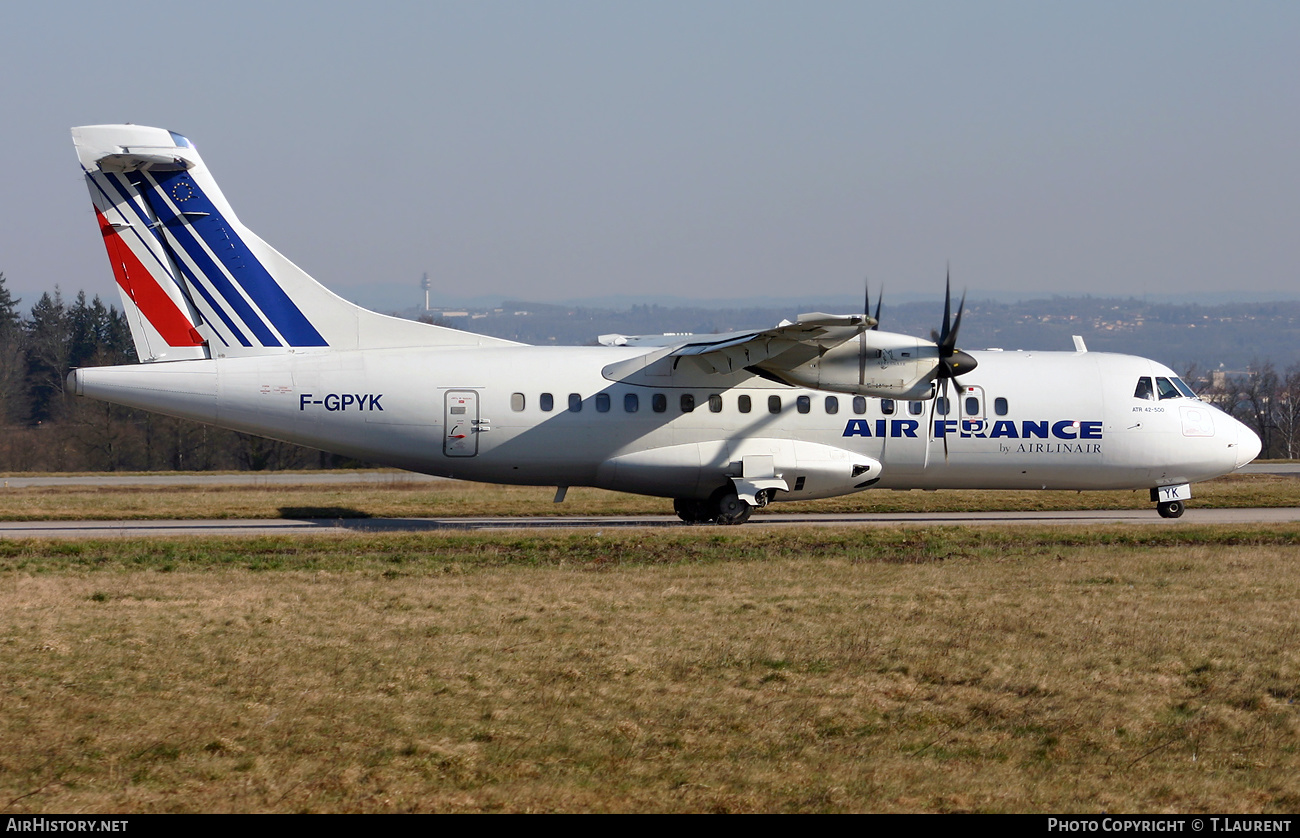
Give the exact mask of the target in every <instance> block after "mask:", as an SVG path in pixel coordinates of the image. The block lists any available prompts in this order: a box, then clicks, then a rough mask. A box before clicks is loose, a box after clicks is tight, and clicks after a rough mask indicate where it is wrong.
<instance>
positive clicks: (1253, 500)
mask: <svg viewBox="0 0 1300 838" xmlns="http://www.w3.org/2000/svg"><path fill="white" fill-rule="evenodd" d="M1194 492H1195V497H1194V498H1193V499H1192V501H1191V502H1190V503H1189V507H1190V508H1192V509H1195V508H1197V507H1202V508H1210V507H1220V508H1222V507H1257V506H1300V480H1297V479H1296V478H1294V477H1283V476H1276V475H1267V474H1260V475H1234V476H1230V477H1225V478H1221V479H1219V480H1213V481H1210V482H1208V483H1198V484H1197V485H1196V487H1195V489H1194ZM554 494H555V489H554V488H547V487H540V488H539V487H529V486H489V485H484V484H479V483H462V482H450V481H448V482H438V483H424V482H420V483H412V482H403V481H401V480H400V479H395V480H394V482H392V483H382V484H375V483H356V484H353V485H338V486H289V485H282V484H274V485H265V486H219V487H210V486H173V487H168V488H166V489H164V490H159V489H156V488H143V487H131V486H109V487H93V486H68V487H57V488H22V489H20V488H8V487H4V488H0V519H3V520H7V521H25V520H31V521H38V520H39V521H67V520H82V519H85V520H101V521H103V520H108V521H118V520H131V519H148V518H191V519H193V518H392V517H398V518H402V517H463V516H485V515H521V516H522V515H671V514H672V503H671V502H670V501H668V500H665V499H663V498H644V497H637V496H635V495H625V494H620V493H617V492H606V491H602V490H600V489H587V488H580V487H579V488H574V489H571V490H570V491H569V495H568V498H567V499H566V500H565V502H564V503H561V504H557V503H553V502H552V498H553V496H554ZM772 509H773V510H776V511H778V512H941V511H950V512H965V511H971V512H984V511H1000V510H1065V509H1150V510H1152V514H1155V513H1154V505H1153V504H1152V503H1151V501H1150V499H1149V498H1148V497H1147V493H1146V492H1145V491H1139V492H1130V491H1120V492H1061V491H1056V492H1021V491H995V492H975V491H958V490H942V491H937V492H919V491H914V492H892V491H887V490H878V491H866V492H861V493H858V494H856V495H849V496H846V497H842V498H831V499H828V500H822V501H810V502H805V503H796V504H781V503H778V504H774V505H773V506H772ZM761 514H762V513H761V512H760V513H758V515H760V516H761Z"/></svg>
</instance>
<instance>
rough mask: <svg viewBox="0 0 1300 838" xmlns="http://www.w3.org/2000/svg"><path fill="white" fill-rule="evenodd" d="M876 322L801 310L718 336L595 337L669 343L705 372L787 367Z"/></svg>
mask: <svg viewBox="0 0 1300 838" xmlns="http://www.w3.org/2000/svg"><path fill="white" fill-rule="evenodd" d="M875 324H876V321H875V319H873V318H871V317H868V316H866V315H862V314H822V313H821V312H814V313H811V314H801V315H799V317H798V319H797V320H795V321H794V322H793V323H791V322H790V321H788V320H786V321H783V322H781V323H779V324H778V325H777V326H776V327H775V328H772V329H763V330H761V331H751V332H728V333H726V334H719V335H636V336H628V335H601V336H600V343H601V344H603V345H605V346H646V347H673V351H672V352H670V353H668V354H669V355H670V356H674V357H693V358H695V360H696V361H697V362H699V364H700V366H701V367H702V368H704V369H706V370H708V371H709V372H716V373H730V372H737V371H739V370H743V369H748V368H752V367H757V366H760V365H761V366H762V367H763V368H765V369H766V368H771V367H776V368H789V369H793V368H794V367H797V366H800V365H801V364H804V363H807V362H808V361H809V360H811V359H812V358H816V357H817V356H818V355H821V354H823V353H824V352H825V351H826V350H828V349H830V348H831V347H835V346H839V345H840V344H841V343H844V342H845V341H847V340H850V339H852V338H856V337H858V336H859V335H861V334H862V333H863V332H865V331H867V330H868V329H870V328H871V327H872V326H874V325H875Z"/></svg>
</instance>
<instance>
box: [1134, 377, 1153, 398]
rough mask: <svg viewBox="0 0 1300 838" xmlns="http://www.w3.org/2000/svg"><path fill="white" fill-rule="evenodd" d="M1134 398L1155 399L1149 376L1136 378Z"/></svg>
mask: <svg viewBox="0 0 1300 838" xmlns="http://www.w3.org/2000/svg"><path fill="white" fill-rule="evenodd" d="M1133 398H1135V399H1150V400H1151V401H1155V400H1156V397H1155V391H1154V390H1152V389H1151V377H1150V376H1147V375H1144V376H1142V377H1141V378H1139V379H1138V386H1137V389H1136V390H1134V391H1133Z"/></svg>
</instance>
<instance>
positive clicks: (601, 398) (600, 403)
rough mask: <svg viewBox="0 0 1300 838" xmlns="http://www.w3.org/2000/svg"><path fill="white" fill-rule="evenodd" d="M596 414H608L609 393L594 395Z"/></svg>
mask: <svg viewBox="0 0 1300 838" xmlns="http://www.w3.org/2000/svg"><path fill="white" fill-rule="evenodd" d="M596 412H597V413H609V393H597V394H596Z"/></svg>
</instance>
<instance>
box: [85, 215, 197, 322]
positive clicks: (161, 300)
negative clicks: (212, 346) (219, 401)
mask: <svg viewBox="0 0 1300 838" xmlns="http://www.w3.org/2000/svg"><path fill="white" fill-rule="evenodd" d="M95 217H96V218H98V219H99V232H100V233H101V234H103V236H104V247H106V248H107V249H108V261H109V262H110V263H111V264H112V265H113V277H114V278H115V279H116V280H117V284H118V285H119V286H121V288H122V290H123V291H125V292H126V296H127V297H128V298H129V299H130V300H131V301H132V302H133V303H135V305H136V308H138V309H140V311H141V312H142V313H143V314H144V316H145V317H147V318H148V319H149V322H150V323H151V324H152V325H153V327H154V328H155V329H157V330H158V334H160V335H162V338H163V340H165V341H167V345H168V346H202V345H203V343H204V341H203V338H202V337H201V336H200V335H199V333H198V331H197V330H196V329H195V328H194V326H193V324H191V323H190V319H189V318H188V317H186V316H185V314H184V312H182V311H181V310H180V309H179V308H177V307H176V303H175V302H173V301H172V298H171V297H168V296H167V292H166V291H164V290H163V289H162V286H160V285H159V284H158V280H157V279H155V278H154V275H153V274H152V273H150V272H149V270H148V268H146V267H145V266H144V265H143V264H141V263H140V260H139V259H138V258H136V255H135V253H134V252H132V250H131V248H129V247H127V245H126V242H124V241H122V236H121V235H120V234H119V233H118V232H117V231H116V230H114V229H113V225H112V224H109V223H108V219H107V218H105V217H104V214H103V213H101V212H100V211H99V210H95Z"/></svg>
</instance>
